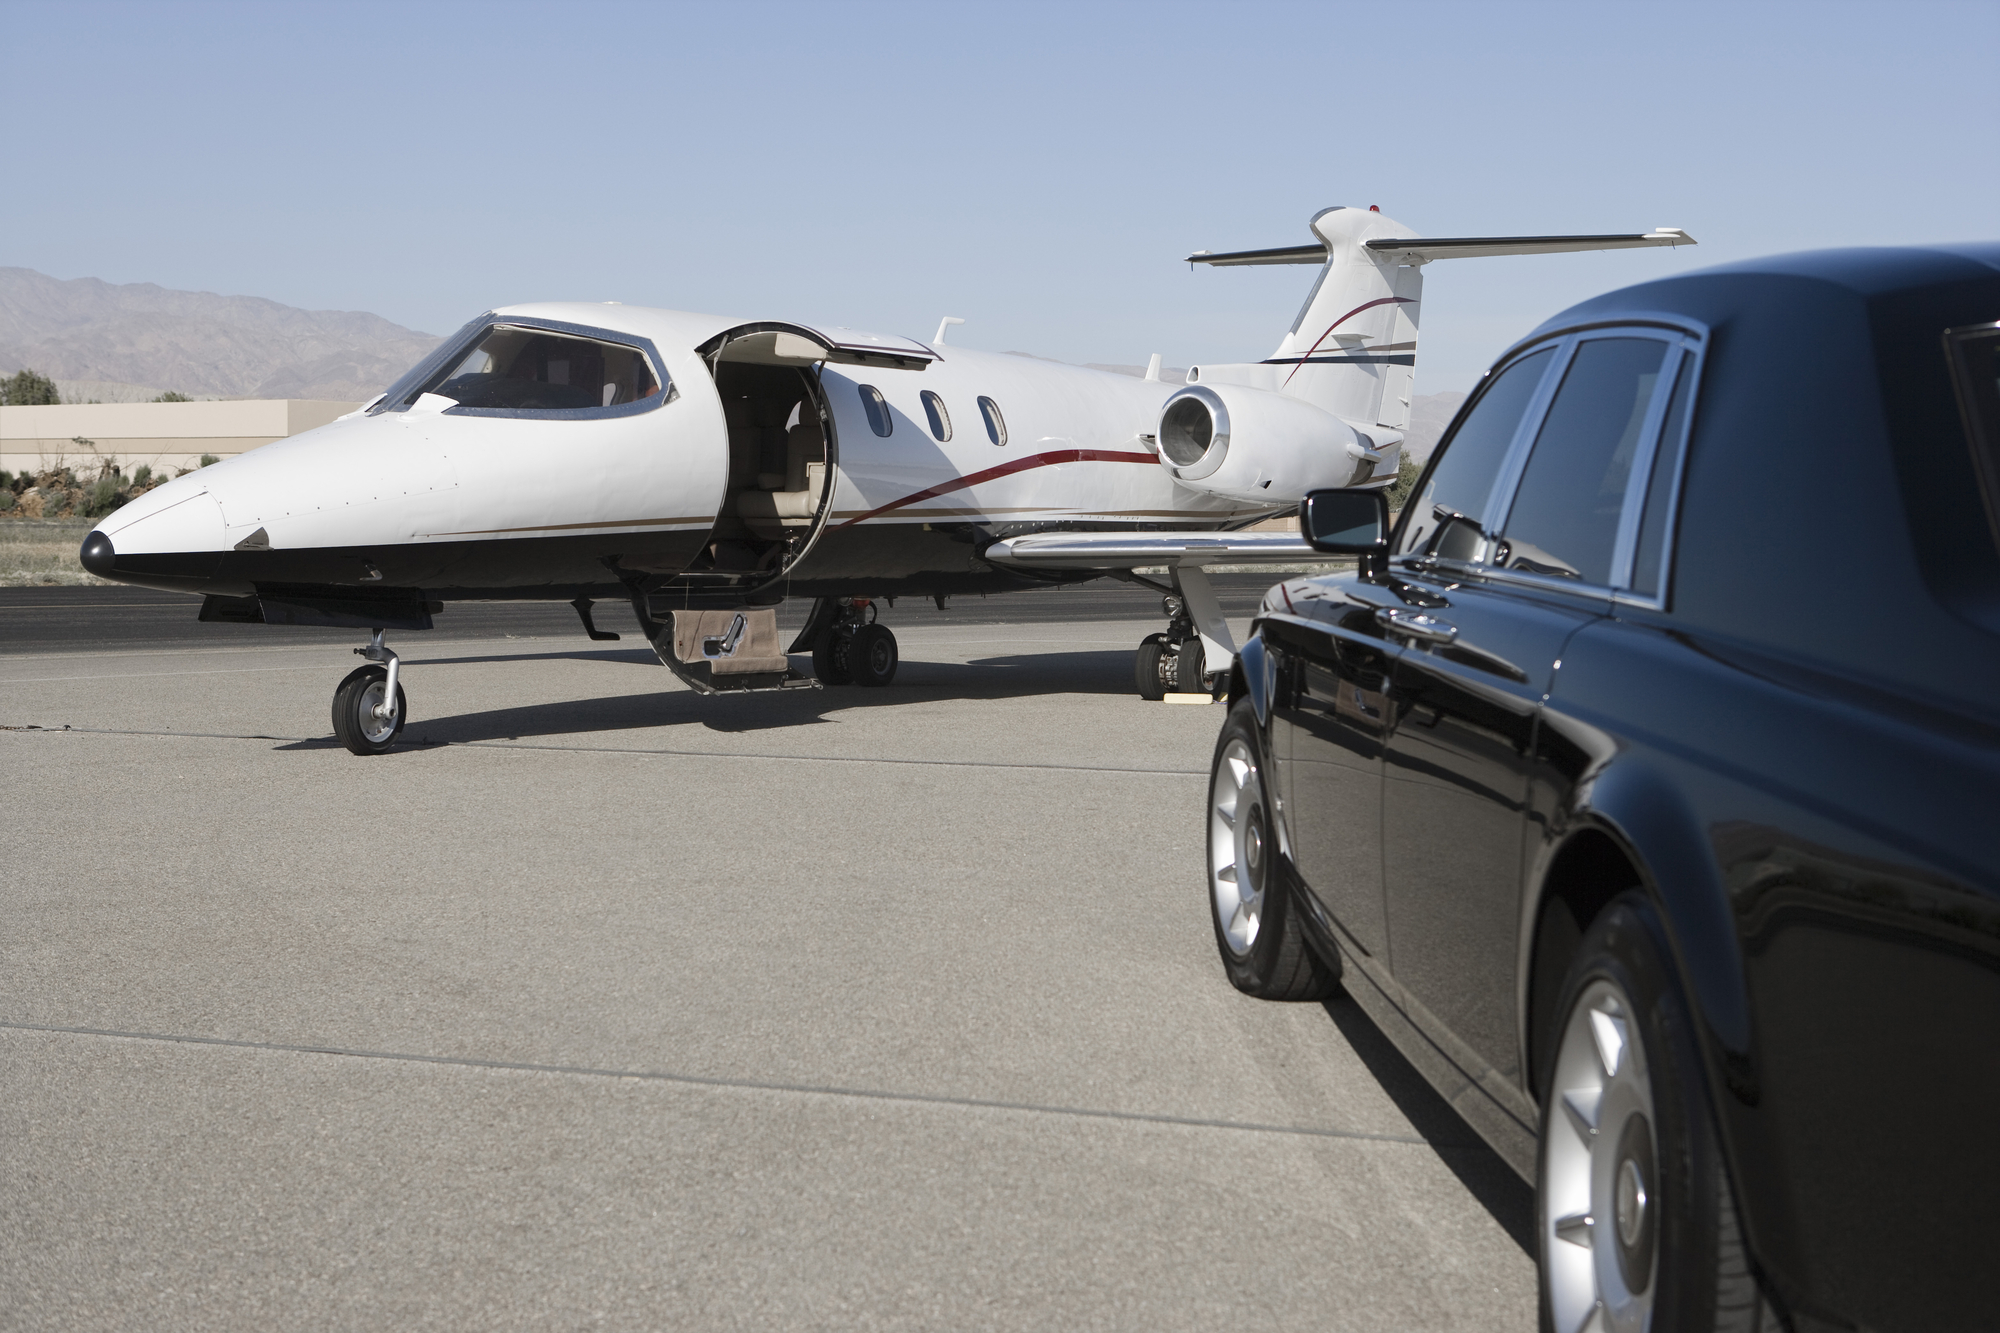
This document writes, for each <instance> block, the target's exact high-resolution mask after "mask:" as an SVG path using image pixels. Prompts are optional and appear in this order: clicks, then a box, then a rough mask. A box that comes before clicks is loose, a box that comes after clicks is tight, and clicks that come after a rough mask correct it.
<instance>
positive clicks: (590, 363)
mask: <svg viewBox="0 0 2000 1333" xmlns="http://www.w3.org/2000/svg"><path fill="white" fill-rule="evenodd" d="M659 391H660V382H659V379H658V377H657V376H656V375H655V374H654V373H653V368H652V365H651V364H650V363H649V362H648V361H647V359H646V354H645V353H644V352H642V351H640V350H639V349H638V348H636V347H631V346H627V345H626V344H624V343H614V342H604V341H601V340H599V339H596V338H583V337H578V336H576V335H575V334H568V333H552V332H550V331H549V330H547V329H538V328H532V327H527V326H523V325H518V324H495V325H493V326H492V327H491V328H489V329H488V330H487V331H486V333H485V336H483V337H482V338H480V340H479V341H478V342H477V343H475V344H473V346H472V348H471V349H470V350H469V351H467V352H465V353H464V354H463V355H461V356H459V357H457V358H456V359H455V360H454V361H452V362H450V363H449V364H447V365H446V366H445V367H444V368H443V369H442V370H440V371H439V372H437V373H436V374H435V375H433V376H430V377H429V378H428V379H427V380H426V382H425V383H424V384H422V385H421V386H420V387H419V388H417V389H416V390H415V391H414V392H412V393H410V394H409V395H408V397H409V400H410V401H415V399H416V397H417V396H418V394H423V393H434V394H437V395H438V396H439V397H441V398H450V399H453V400H454V401H456V402H457V403H458V404H459V406H461V407H473V408H499V409H502V410H505V411H510V412H561V411H575V410H576V409H578V408H590V407H617V406H620V405H621V404H625V403H636V402H639V401H641V400H642V399H646V398H650V397H652V396H653V395H655V394H657V393H659Z"/></svg>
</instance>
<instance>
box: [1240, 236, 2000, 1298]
mask: <svg viewBox="0 0 2000 1333" xmlns="http://www.w3.org/2000/svg"><path fill="white" fill-rule="evenodd" d="M1301 516H1302V518H1303V520H1304V523H1303V526H1304V528H1305V530H1306V532H1307V534H1308V537H1309V539H1310V540H1311V541H1312V542H1313V544H1314V545H1315V546H1317V547H1318V548H1319V549H1321V550H1324V551H1334V552H1348V553H1352V554H1355V555H1358V556H1359V557H1360V562H1359V563H1360V568H1359V570H1358V571H1357V572H1355V573H1349V574H1337V575H1332V576H1328V577H1322V578H1313V579H1302V580H1296V581H1293V582H1288V583H1285V584H1282V585H1280V586H1278V587H1275V588H1273V589H1271V590H1270V592H1269V593H1268V594H1267V595H1266V597H1265V600H1264V604H1263V608H1262V610H1261V612H1260V613H1259V616H1258V620H1257V623H1256V629H1255V633H1254V635H1253V637H1252V638H1251V640H1250V641H1249V643H1248V644H1247V645H1246V647H1245V649H1244V651H1243V653H1242V654H1241V656H1240V657H1239V658H1238V660H1237V662H1236V664H1235V666H1234V668H1233V671H1232V675H1231V678H1230V681H1229V685H1228V690H1229V698H1230V704H1231V707H1230V712H1229V716H1228V720H1227V722H1226V723H1225V725H1224V727H1223V731H1222V735H1221V737H1220V738H1219V740H1218V742H1217V746H1216V754H1215V765H1214V773H1213V776H1212V777H1211V780H1210V801H1209V809H1210V817H1209V835H1208V858H1209V859H1208V871H1209V875H1208V881H1209V890H1210V902H1211V905H1212V907H1213V916H1214V926H1215V933H1216V938H1217V942H1218V944H1219V946H1220V950H1221V954H1222V960H1223V964H1224V966H1225V968H1226V970H1227V971H1228V974H1229V977H1230V979H1231V981H1233V982H1234V983H1235V984H1236V986H1237V987H1239V988H1240V989H1242V990H1244V991H1246V992H1248V993H1250V994H1252V995H1258V996H1264V997H1268V998H1272V999H1288V998H1289V999H1304V998H1313V997H1320V996H1325V995H1328V994H1331V993H1332V992H1333V991H1334V990H1335V989H1336V988H1338V987H1340V986H1342V985H1344V986H1345V989H1346V991H1347V992H1348V993H1349V994H1350V995H1351V996H1352V997H1353V999H1354V1000H1355V1001H1356V1002H1358V1003H1359V1004H1360V1005H1361V1006H1362V1008H1363V1009H1364V1010H1366V1011H1367V1012H1368V1013H1369V1014H1370V1016H1371V1017H1372V1018H1373V1019H1374V1020H1375V1022H1376V1023H1377V1024H1378V1025H1379V1026H1380V1027H1381V1028H1382V1029H1383V1030H1384V1031H1385V1032H1386V1033H1388V1034H1389V1036H1391V1037H1392V1038H1393V1039H1394V1040H1395V1041H1396V1043H1397V1044H1398V1046H1399V1047H1400V1048H1401V1049H1402V1050H1403V1052H1404V1053H1405V1054H1406V1055H1407V1056H1408V1058H1409V1059H1410V1061H1411V1062H1412V1063H1413V1064H1414V1065H1415V1066H1416V1067H1417V1068H1418V1069H1419V1070H1421V1071H1422V1072H1423V1073H1424V1075H1425V1076H1426V1077H1427V1078H1429V1079H1430V1080H1431V1081H1432V1083H1434V1084H1435V1085H1436V1087H1437V1088H1438V1089H1439V1091H1440V1092H1441V1093H1442V1094H1443V1095H1444V1096H1445V1097H1446V1098H1447V1099H1448V1100H1449V1101H1450V1103H1451V1104H1452V1105H1453V1106H1454V1107H1455V1108H1457V1109H1458V1111H1459V1112H1460V1113H1461V1114H1462V1115H1463V1116H1464V1117H1465V1119H1466V1120H1467V1121H1468V1122H1469V1123H1470V1124H1472V1125H1473V1126H1474V1127H1475V1128H1476V1129H1477V1130H1478V1131H1479V1133H1480V1134H1481V1136H1482V1137H1484V1138H1485V1139H1486V1140H1487V1141H1488V1142H1489V1143H1490V1144H1491V1145H1492V1146H1493V1147H1494V1149H1495V1150H1496V1151H1497V1152H1498V1153H1499V1154H1500V1155H1501V1156H1502V1157H1504V1158H1505V1159H1506V1160H1507V1161H1508V1162H1509V1163H1511V1164H1512V1165H1513V1167H1514V1168H1515V1169H1516V1170H1517V1171H1519V1172H1520V1173H1521V1175H1522V1176H1523V1177H1524V1178H1526V1179H1527V1180H1528V1181H1529V1182H1530V1183H1531V1184H1533V1185H1534V1186H1535V1188H1536V1193H1537V1199H1538V1206H1537V1232H1538V1243H1539V1247H1540V1261H1541V1270H1542V1300H1543V1321H1544V1326H1545V1327H1548V1328H1552V1329H1554V1330H1555V1331H1556V1333H1578V1330H1605V1331H1606V1333H1609V1331H1611V1330H1639V1329H1655V1330H1693V1329H1700V1330H1711V1329H1731V1330H1736V1329H1741V1330H1752V1329H1772V1328H1784V1327H1789V1328H1793V1329H1796V1330H1799V1331H1800V1333H1808V1331H1810V1330H1832V1329H1868V1330H1878V1331H1880V1333H1888V1331H1889V1330H1918V1329H1921V1330H1944V1329H1970V1328H1988V1329H1991V1328H2000V1281H1996V1280H1995V1278H1994V1276H1993V1275H1992V1274H1990V1273H1988V1272H1987V1271H1986V1265H1987V1264H1988V1263H1989V1262H1993V1258H1992V1255H1993V1253H1994V1251H1995V1250H1996V1249H2000V244H1995V245H1985V244H1981V245H1968V246H1957V247H1938V248H1923V249H1868V250H1842V251H1828V252H1821V253H1812V254H1802V255H1792V256H1785V257H1780V258H1776V259H1770V260H1764V261H1759V262H1755V263H1745V264H1737V265H1731V266H1727V267H1723V268H1716V269H1710V270H1706V271H1703V272H1699V273H1694V274H1689V275H1687V276H1683V277H1678V278H1673V279H1669V280H1666V281H1661V282H1653V283H1647V284H1645V285H1642V286H1637V287H1631V288H1627V289H1625V290H1623V291H1618V292H1613V293H1611V294H1610V295H1608V296H1603V297H1599V298H1597V299H1596V300H1593V301H1589V302H1586V303H1584V304H1582V305H1579V306H1577V307H1575V308H1573V309H1571V310H1568V311H1566V312H1564V313H1563V314H1562V315H1560V316H1558V317H1557V318H1555V319H1553V320H1551V321H1549V322H1548V323H1547V324H1545V325H1543V326H1542V327H1541V328H1540V329H1538V330H1536V331H1535V333H1534V334H1533V336H1531V337H1529V338H1528V339H1527V340H1525V341H1524V342H1522V343H1520V344H1519V345H1518V346H1516V347H1515V348H1514V349H1513V350H1511V351H1510V352H1508V353H1507V355H1506V356H1504V357H1503V358H1501V360H1500V361H1499V362H1498V364H1496V365H1495V366H1494V367H1493V369H1492V370H1491V371H1490V372H1488V374H1487V375H1486V376H1485V377H1484V378H1483V379H1482V380H1481V382H1480V385H1479V387H1478V390H1477V391H1476V392H1475V393H1474V394H1473V395H1472V397H1471V398H1470V399H1468V401H1467V402H1466V405H1465V407H1464V408H1463V409H1462V410H1461V411H1460V413H1459V415H1458V417H1457V419H1456V420H1455V421H1454V422H1453V423H1452V426H1451V429H1450V430H1449V431H1448V432H1447V433H1446V435H1445V438H1444V440H1443V442H1442V443H1441V444H1440V445H1439V447H1438V449H1437V451H1436V453H1435V455H1434V456H1433V457H1432V459H1431V460H1430V463H1429V465H1428V467H1427V468H1426V469H1425V471H1424V473H1423V475H1422V477H1421V478H1420V479H1419V480H1418V482H1417V486H1416V489H1415V491H1414V492H1413V493H1412V499H1411V501H1410V503H1409V505H1408V506H1407V507H1406V508H1405V509H1404V510H1403V512H1402V514H1401V517H1400V518H1399V519H1398V520H1397V521H1396V522H1395V523H1394V524H1393V526H1392V525H1391V523H1390V519H1389V513H1388V510H1387V508H1386V505H1385V503H1384V502H1383V500H1382V499H1381V497H1380V496H1379V495H1372V494H1367V493H1361V492H1346V491H1322V492H1318V493H1315V494H1314V495H1312V496H1309V497H1308V498H1307V500H1306V502H1305V503H1304V505H1302V506H1301Z"/></svg>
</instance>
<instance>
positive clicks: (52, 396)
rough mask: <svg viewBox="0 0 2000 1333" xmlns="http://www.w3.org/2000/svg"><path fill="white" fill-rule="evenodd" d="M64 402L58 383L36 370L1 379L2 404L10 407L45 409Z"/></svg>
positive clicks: (21, 371) (0, 395) (0, 397)
mask: <svg viewBox="0 0 2000 1333" xmlns="http://www.w3.org/2000/svg"><path fill="white" fill-rule="evenodd" d="M61 401H62V395H61V394H59V393H57V392H56V382H55V381H54V380H52V379H50V378H49V377H48V376H47V375H44V374H42V373H41V372H40V371H36V370H26V369H23V370H19V371H16V372H15V373H14V374H12V375H9V376H7V377H6V378H4V379H0V403H4V404H6V405H7V406H8V407H43V406H49V405H53V404H56V403H60V402H61Z"/></svg>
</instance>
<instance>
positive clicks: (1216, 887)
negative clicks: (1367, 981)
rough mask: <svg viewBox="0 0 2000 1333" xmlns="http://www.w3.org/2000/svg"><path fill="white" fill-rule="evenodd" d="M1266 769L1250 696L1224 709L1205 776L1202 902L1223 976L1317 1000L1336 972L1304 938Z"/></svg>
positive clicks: (1251, 989) (1260, 991) (1250, 987)
mask: <svg viewBox="0 0 2000 1333" xmlns="http://www.w3.org/2000/svg"><path fill="white" fill-rule="evenodd" d="M1269 793H1270V775H1269V774H1268V773H1267V770H1266V768H1265V765H1264V744H1263V738H1262V736H1261V734H1260V730H1259V728H1258V726H1257V714H1256V712H1255V711H1254V710H1253V709H1252V708H1251V706H1250V702H1249V700H1247V699H1245V700H1240V701H1238V702H1237V704H1236V706H1235V707H1234V708H1232V709H1230V710H1229V717H1228V720H1227V721H1225V722H1224V723H1223V725H1222V734H1221V736H1219V737H1217V738H1216V742H1215V759H1214V761H1213V763H1211V764H1210V766H1209V778H1208V860H1207V866H1208V907H1209V913H1208V915H1209V924H1210V925H1212V926H1213V927H1214V928H1215V946H1216V949H1217V951H1218V952H1219V953H1220V954H1221V955H1222V970H1223V971H1224V972H1225V973H1227V974H1228V976H1229V981H1230V984H1231V985H1233V986H1235V987H1236V989H1238V990H1240V991H1242V992H1243V993H1244V994H1245V995H1253V996H1255V997H1257V998H1258V999H1260V1000H1319V999H1324V998H1326V997H1327V996H1329V995H1331V994H1333V993H1334V992H1335V991H1337V990H1338V989H1339V987H1340V975H1339V973H1338V972H1337V971H1336V970H1334V969H1332V968H1330V967H1328V966H1327V965H1326V964H1325V963H1324V962H1322V961H1321V960H1320V958H1319V957H1318V955H1316V954H1315V953H1314V952H1313V951H1312V948H1311V946H1309V945H1308V944H1307V943H1306V939H1305V930H1304V927H1303V926H1302V924H1301V923H1300V921H1299V919H1298V913H1297V910H1296V908H1297V904H1296V903H1295V901H1294V899H1293V897H1292V890H1291V886H1290V881H1289V880H1288V878H1287V877H1286V876H1285V874H1284V871H1283V868H1282V866H1281V865H1280V856H1279V852H1278V840H1277V836H1276V832H1275V826H1274V825H1273V823H1272V820H1271V808H1270V796H1269Z"/></svg>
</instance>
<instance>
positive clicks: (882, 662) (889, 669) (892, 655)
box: [847, 625, 901, 689]
mask: <svg viewBox="0 0 2000 1333" xmlns="http://www.w3.org/2000/svg"><path fill="white" fill-rule="evenodd" d="M900 660H901V659H900V658H899V657H898V655H897V653H896V636H895V634H894V632H892V631H891V630H890V629H889V627H888V626H887V625H863V626H862V627H861V628H860V629H858V630H855V631H854V638H853V639H852V640H851V641H850V642H849V644H848V648H847V670H848V673H849V675H850V676H851V677H852V678H853V680H854V683H855V684H856V685H866V686H869V687H871V688H878V689H879V688H880V687H882V686H884V685H887V684H888V683H889V682H890V681H893V680H894V679H896V666H897V663H898V662H899V661H900Z"/></svg>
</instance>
